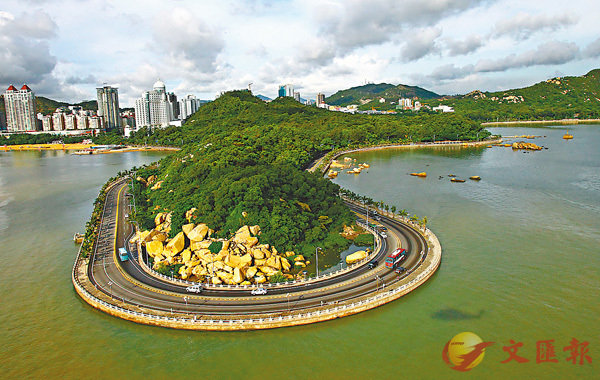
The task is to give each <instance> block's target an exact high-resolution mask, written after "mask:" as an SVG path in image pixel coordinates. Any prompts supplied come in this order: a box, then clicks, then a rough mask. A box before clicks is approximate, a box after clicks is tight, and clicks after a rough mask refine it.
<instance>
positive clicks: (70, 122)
mask: <svg viewBox="0 0 600 380" xmlns="http://www.w3.org/2000/svg"><path fill="white" fill-rule="evenodd" d="M64 119H65V129H66V130H68V131H73V130H75V129H77V124H76V123H77V122H76V121H75V115H73V114H67V115H65V116H64Z"/></svg>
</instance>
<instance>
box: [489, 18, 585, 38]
mask: <svg viewBox="0 0 600 380" xmlns="http://www.w3.org/2000/svg"><path fill="white" fill-rule="evenodd" d="M576 22H577V17H575V16H574V15H572V14H562V15H557V16H547V15H544V14H537V15H531V14H527V13H519V14H518V15H516V16H514V17H512V18H510V19H504V20H501V21H499V22H498V23H497V24H496V26H495V34H496V35H510V36H513V37H515V38H517V39H521V40H522V39H527V38H529V37H531V35H532V34H534V33H537V32H541V31H546V32H547V31H555V30H558V29H560V28H563V27H565V26H568V25H573V24H575V23H576Z"/></svg>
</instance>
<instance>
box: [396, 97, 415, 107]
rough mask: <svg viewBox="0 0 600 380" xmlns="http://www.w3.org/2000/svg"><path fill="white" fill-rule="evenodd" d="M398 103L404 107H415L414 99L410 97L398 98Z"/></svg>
mask: <svg viewBox="0 0 600 380" xmlns="http://www.w3.org/2000/svg"><path fill="white" fill-rule="evenodd" d="M398 105H399V106H401V107H402V108H403V109H412V108H413V105H412V100H411V99H409V98H400V99H399V100H398Z"/></svg>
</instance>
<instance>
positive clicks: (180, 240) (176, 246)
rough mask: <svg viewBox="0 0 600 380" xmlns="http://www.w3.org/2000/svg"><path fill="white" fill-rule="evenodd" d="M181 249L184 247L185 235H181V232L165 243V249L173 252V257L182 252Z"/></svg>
mask: <svg viewBox="0 0 600 380" xmlns="http://www.w3.org/2000/svg"><path fill="white" fill-rule="evenodd" d="M183 247H185V235H184V234H183V232H180V233H178V234H177V235H175V237H174V238H173V239H171V240H170V241H169V242H168V243H167V249H168V250H169V251H171V252H173V255H176V254H178V253H179V252H181V251H182V250H183Z"/></svg>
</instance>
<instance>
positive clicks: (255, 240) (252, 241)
mask: <svg viewBox="0 0 600 380" xmlns="http://www.w3.org/2000/svg"><path fill="white" fill-rule="evenodd" d="M256 244H258V238H257V237H256V236H250V237H249V238H247V239H246V243H245V245H246V247H248V248H252V247H254V246H255V245H256Z"/></svg>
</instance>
